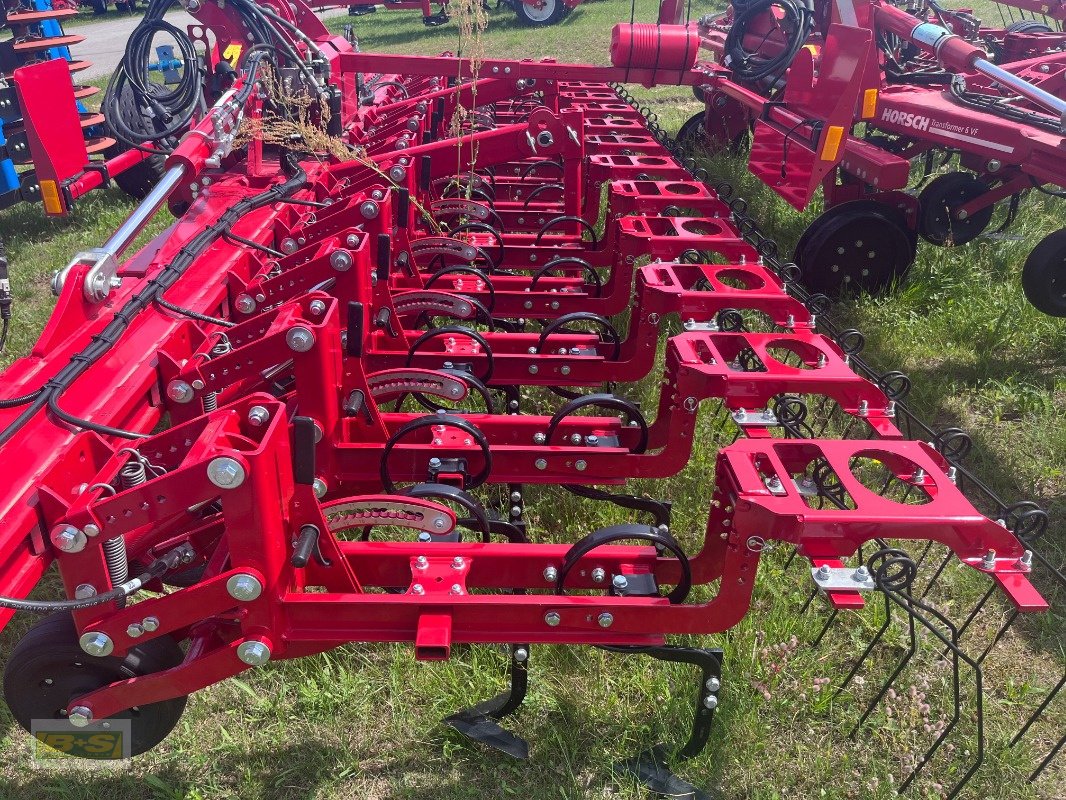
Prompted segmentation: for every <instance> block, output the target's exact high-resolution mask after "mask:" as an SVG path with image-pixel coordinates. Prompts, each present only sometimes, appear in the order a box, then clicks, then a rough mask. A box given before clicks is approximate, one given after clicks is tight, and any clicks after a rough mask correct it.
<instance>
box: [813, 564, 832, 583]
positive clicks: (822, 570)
mask: <svg viewBox="0 0 1066 800" xmlns="http://www.w3.org/2000/svg"><path fill="white" fill-rule="evenodd" d="M829 575H830V572H829V567H828V565H826V564H823V565H822V566H820V567H818V571H817V572H816V573H815V574H814V578H815V580H819V581H826V580H829Z"/></svg>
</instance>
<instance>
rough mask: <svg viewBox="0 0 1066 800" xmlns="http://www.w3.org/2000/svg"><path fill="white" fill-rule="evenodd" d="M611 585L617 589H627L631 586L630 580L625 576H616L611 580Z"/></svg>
mask: <svg viewBox="0 0 1066 800" xmlns="http://www.w3.org/2000/svg"><path fill="white" fill-rule="evenodd" d="M611 585H612V586H613V587H614V588H615V589H625V588H626V587H627V586H629V578H627V577H626V576H625V575H615V576H614V577H613V578H612V579H611Z"/></svg>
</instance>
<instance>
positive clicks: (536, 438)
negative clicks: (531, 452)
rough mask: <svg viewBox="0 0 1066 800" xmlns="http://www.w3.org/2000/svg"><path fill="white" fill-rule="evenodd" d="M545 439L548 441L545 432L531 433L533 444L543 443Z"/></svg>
mask: <svg viewBox="0 0 1066 800" xmlns="http://www.w3.org/2000/svg"><path fill="white" fill-rule="evenodd" d="M546 441H548V436H547V434H543V433H534V434H533V444H544V443H545V442H546Z"/></svg>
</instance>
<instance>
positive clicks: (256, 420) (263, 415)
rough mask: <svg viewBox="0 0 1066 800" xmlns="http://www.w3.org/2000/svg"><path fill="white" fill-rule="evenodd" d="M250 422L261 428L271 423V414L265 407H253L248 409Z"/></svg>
mask: <svg viewBox="0 0 1066 800" xmlns="http://www.w3.org/2000/svg"><path fill="white" fill-rule="evenodd" d="M248 422H250V423H251V424H252V425H253V426H255V427H256V428H260V427H262V426H263V425H266V424H267V423H268V422H270V412H269V411H267V410H266V408H264V407H263V406H252V407H251V408H250V409H248Z"/></svg>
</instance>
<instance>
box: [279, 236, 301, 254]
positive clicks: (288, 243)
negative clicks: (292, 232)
mask: <svg viewBox="0 0 1066 800" xmlns="http://www.w3.org/2000/svg"><path fill="white" fill-rule="evenodd" d="M299 249H300V246H299V245H298V244H296V240H295V239H293V238H291V237H285V238H284V239H282V240H281V252H283V253H284V254H285V255H287V256H291V255H292V254H293V253H295V252H296V251H297V250H299Z"/></svg>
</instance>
